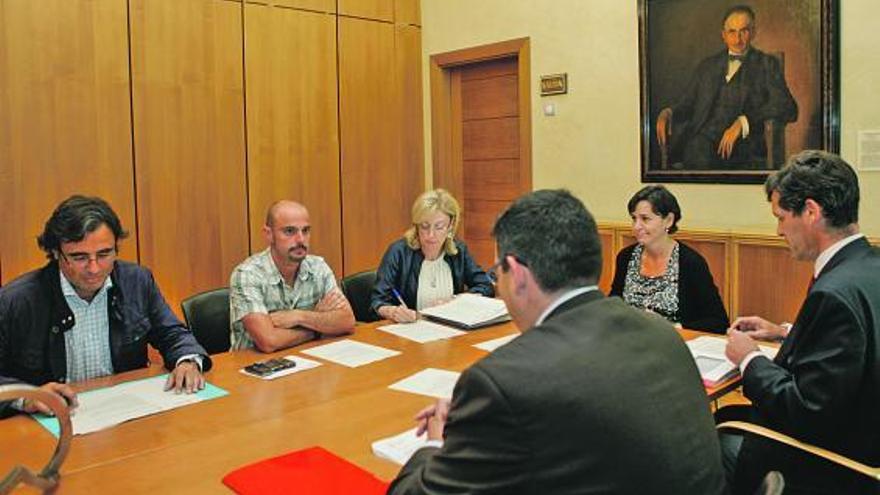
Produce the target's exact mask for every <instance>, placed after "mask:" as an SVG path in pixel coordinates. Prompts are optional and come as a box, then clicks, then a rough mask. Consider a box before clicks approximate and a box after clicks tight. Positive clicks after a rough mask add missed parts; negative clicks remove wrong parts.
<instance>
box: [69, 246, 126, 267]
mask: <svg viewBox="0 0 880 495" xmlns="http://www.w3.org/2000/svg"><path fill="white" fill-rule="evenodd" d="M58 253H59V254H60V255H61V257H62V258H64V261H66V262H67V263H68V264H70V265H75V266H78V267H81V268H83V267H86V266H88V265H89V263H90V262H91V261H92V260H95V263H97V264H99V265H103V266H106V265H108V264H109V263H111V262H113V260H114V259H116V248H109V249H102V250H100V251H98V252H97V253H95V254H94V255H91V254H88V253H73V254H66V253H65V252H64V251H61V250H60V249H59V250H58Z"/></svg>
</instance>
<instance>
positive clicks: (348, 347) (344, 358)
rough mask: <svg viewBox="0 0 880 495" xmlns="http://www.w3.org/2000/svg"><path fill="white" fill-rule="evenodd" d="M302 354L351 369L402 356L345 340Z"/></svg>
mask: <svg viewBox="0 0 880 495" xmlns="http://www.w3.org/2000/svg"><path fill="white" fill-rule="evenodd" d="M302 353H303V354H308V355H309V356H314V357H317V358H321V359H326V360H327V361H331V362H334V363H336V364H341V365H343V366H348V367H349V368H357V367H358V366H363V365H365V364H369V363H372V362H375V361H381V360H383V359H386V358H390V357H392V356H396V355H398V354H400V351H394V350H391V349H386V348H384V347H379V346H376V345H371V344H364V343H363V342H358V341H356V340H351V339H345V340H340V341H337V342H333V343H331V344H326V345H322V346H318V347H312V348H311V349H306V350H304V351H302Z"/></svg>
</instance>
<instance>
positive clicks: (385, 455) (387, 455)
mask: <svg viewBox="0 0 880 495" xmlns="http://www.w3.org/2000/svg"><path fill="white" fill-rule="evenodd" d="M427 441H428V435H427V434H425V433H422V436H420V437H417V436H416V428H413V429H411V430H406V431H405V432H403V433H401V434H399V435H394V436H393V437H388V438H382V439H380V440H376V441H375V442H373V445H372V448H373V454H375V455H377V456H379V457H381V458H382V459H388V460H389V461H391V462H394V463H397V464H400V465H401V466H402V465H404V464H406V461H408V460H409V458H410V457H412V455H413V454H415V452H416V451H417V450H419V449H420V448H422V447H424V446H425V443H426V442H427Z"/></svg>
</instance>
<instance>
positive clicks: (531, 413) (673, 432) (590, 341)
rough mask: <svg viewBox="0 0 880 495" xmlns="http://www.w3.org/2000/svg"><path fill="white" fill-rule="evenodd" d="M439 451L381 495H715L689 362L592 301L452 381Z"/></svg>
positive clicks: (664, 327) (639, 315) (563, 309)
mask: <svg viewBox="0 0 880 495" xmlns="http://www.w3.org/2000/svg"><path fill="white" fill-rule="evenodd" d="M444 435H445V442H444V445H443V447H442V448H440V449H438V448H433V447H425V448H422V449H419V450H418V451H417V452H416V453H415V454H414V455H413V457H412V458H411V459H410V460H409V462H407V464H406V465H405V466H404V467H403V469H402V470H401V471H400V474H399V475H398V476H397V479H395V480H394V482H393V483H392V485H391V487H390V488H389V490H388V493H390V494H427V493H430V494H436V495H440V494H453V493H455V494H461V493H469V494H474V493H479V494H504V495H515V494H540V495H546V494H554V495H560V494H570V493H617V494H652V493H657V494H661V493H662V494H671V493H676V494H678V493H682V494H684V493H695V494H696V493H699V494H715V493H722V492H723V491H724V488H725V487H724V480H723V474H722V468H721V454H720V451H719V445H718V439H717V436H716V435H715V429H714V424H713V422H712V418H711V416H710V414H709V408H708V404H707V399H706V393H705V391H704V389H703V385H702V382H701V381H700V377H699V375H698V373H697V369H696V366H695V365H694V361H693V358H692V357H691V355H690V353H689V352H688V350H687V348H686V346H685V345H684V343H683V342H682V340H681V338H680V337H679V336H678V334H677V333H676V332H675V330H674V329H673V328H672V326H671V325H669V324H668V323H666V322H665V321H664V320H662V319H661V318H657V317H656V316H653V315H650V314H647V313H644V312H641V311H637V310H634V309H633V308H630V307H628V306H626V305H625V304H624V303H623V302H622V301H621V300H620V299H617V298H605V297H603V296H602V294H601V293H600V292H598V291H592V292H588V293H586V294H582V295H580V296H577V297H575V298H574V299H571V300H569V301H567V302H566V303H564V304H563V305H561V306H560V307H559V308H557V309H556V310H555V311H554V312H553V313H552V314H551V315H550V317H549V318H548V319H547V320H546V321H545V322H544V323H543V324H541V325H539V326H537V327H534V328H532V329H530V330H528V331H526V332H524V333H523V334H522V335H521V336H520V337H518V338H516V339H515V340H513V341H511V342H510V343H508V344H506V345H504V346H502V347H500V348H498V349H496V350H495V351H494V352H493V353H492V354H490V355H488V356H487V357H485V358H484V359H482V360H480V361H479V362H477V363H476V364H474V365H473V366H471V367H470V368H469V369H467V370H466V371H465V372H464V373H462V375H461V377H460V378H459V380H458V383H457V384H456V386H455V390H454V392H453V395H452V406H451V410H450V413H449V418H448V421H447V423H446V428H445V432H444Z"/></svg>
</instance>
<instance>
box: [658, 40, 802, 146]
mask: <svg viewBox="0 0 880 495" xmlns="http://www.w3.org/2000/svg"><path fill="white" fill-rule="evenodd" d="M727 65H728V59H727V50H726V49H725V50H723V51H721V52H719V53H716V54H715V55H712V56H710V57H707V58H706V59H704V60H703V61H702V62H700V65H699V66H697V69H696V71H694V75H693V77H692V78H691V80H690V82H689V83H688V86H687V87H686V88H685V90H684V91H683V92H682V93H681V96H680V97H679V99H678V101H676V103H675V104H673V105H672V106H671V107H670V108H672V115H673V119H675V123H676V126H677V127H675V129H677V130H676V132H675V134H673V137H674V136H676V134H677V135H678V136H679V137H680V138H682V139H683V143H684V142H687V140H688V139H689V138H690V136H692V135H694V134H696V133H697V132H699V131H700V129H702V127H703V125H704V124H706V122H707V121H708V120H709V117H710V116H711V114H712V110H713V109H714V108H715V105H716V101H717V98H718V94H719V92H720V91H721V87H722V85H723V84H726V83H725V75H726V74H727ZM734 77H738V78H742V84H741V85H740V86H739V88H740V90H739V93H738V94H737V101H738V107H739V114H740V115H745V116H746V118H747V119H748V121H749V138H748V139H747V142H748V143H750V146H752V150H751V153H752V154H753V155H757V156H761V155H763V154H765V153H766V145H765V143H764V138H763V135H764V121H766V120H771V119H772V120H776V121H778V122H794V121H795V120H797V115H798V108H797V103H796V102H795V101H794V97H792V95H791V92H790V91H789V90H788V86H787V85H786V83H785V75H784V74H783V73H782V68H781V67H780V65H779V61H778V60H777V59H776V58H775V57H772V56H770V55H767V54H766V53H764V52H762V51H760V50H758V49H757V48H755V47H751V48H750V49H749V51H748V53H747V54H746V56H745V59H743V61H742V65H741V66H740V68H739V70H738V71H737V73H736V74H735V75H734ZM685 121H687V123H686V124H685V125H681V124H683V123H684V122H685ZM732 123H733V122H730V123H728V126H729V125H730V124H732ZM713 137H714V136H713ZM720 137H721V136H717V138H718V139H720Z"/></svg>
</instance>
